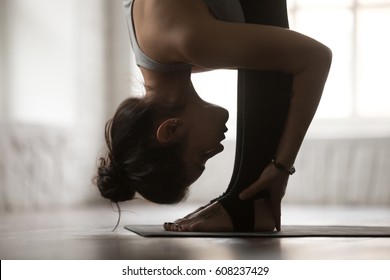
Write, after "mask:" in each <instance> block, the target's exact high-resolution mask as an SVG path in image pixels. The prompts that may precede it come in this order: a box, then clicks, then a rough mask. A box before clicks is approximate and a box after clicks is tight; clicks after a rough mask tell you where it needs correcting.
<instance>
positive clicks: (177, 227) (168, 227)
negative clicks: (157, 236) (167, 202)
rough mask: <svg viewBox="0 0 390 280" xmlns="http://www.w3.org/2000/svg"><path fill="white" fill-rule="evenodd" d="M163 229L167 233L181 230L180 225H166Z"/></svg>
mask: <svg viewBox="0 0 390 280" xmlns="http://www.w3.org/2000/svg"><path fill="white" fill-rule="evenodd" d="M163 227H164V229H165V230H167V231H179V230H180V228H181V226H180V225H179V224H178V223H164V225H163Z"/></svg>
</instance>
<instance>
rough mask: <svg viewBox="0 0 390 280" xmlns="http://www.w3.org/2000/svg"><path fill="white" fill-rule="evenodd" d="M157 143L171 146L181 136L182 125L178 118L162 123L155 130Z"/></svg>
mask: <svg viewBox="0 0 390 280" xmlns="http://www.w3.org/2000/svg"><path fill="white" fill-rule="evenodd" d="M156 136H157V141H158V142H159V143H161V144H172V143H175V142H178V141H180V139H181V138H182V136H183V123H182V121H181V120H180V119H178V118H173V119H168V120H165V121H163V122H162V123H161V124H160V126H159V127H158V128H157V132H156Z"/></svg>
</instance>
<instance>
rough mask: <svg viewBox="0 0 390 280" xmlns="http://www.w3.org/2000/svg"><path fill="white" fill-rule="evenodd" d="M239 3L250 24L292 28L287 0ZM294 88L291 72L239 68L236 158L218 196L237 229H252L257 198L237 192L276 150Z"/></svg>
mask: <svg viewBox="0 0 390 280" xmlns="http://www.w3.org/2000/svg"><path fill="white" fill-rule="evenodd" d="M241 5H242V8H243V10H244V14H245V19H246V22H247V23H255V24H264V25H275V26H280V27H288V17H287V7H286V1H285V0H241ZM291 92H292V77H291V75H287V74H284V73H280V72H274V71H252V70H238V94H237V137H236V141H237V142H236V154H235V162H234V168H233V174H232V178H231V181H230V184H229V186H228V188H227V190H226V192H225V194H224V195H223V196H222V197H221V198H219V201H220V203H221V204H222V206H223V207H224V208H225V209H226V210H227V212H228V213H229V215H230V217H231V219H232V221H233V224H234V227H235V230H237V231H248V230H249V231H250V230H253V229H254V206H253V199H252V200H247V201H242V200H240V198H239V197H238V195H239V193H240V192H241V191H242V190H243V189H245V188H247V187H248V186H249V185H250V184H252V183H253V182H255V181H256V180H257V179H258V178H259V176H260V174H261V172H262V171H263V170H264V168H265V167H266V166H267V165H268V164H269V163H270V161H271V158H272V157H273V156H274V155H275V152H276V149H277V146H278V143H279V139H280V137H281V133H282V130H283V128H284V124H285V120H286V116H287V113H288V107H289V102H290V96H291ZM266 195H267V194H266V193H260V194H259V195H258V196H257V198H258V197H265V196H266Z"/></svg>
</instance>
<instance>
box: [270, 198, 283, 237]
mask: <svg viewBox="0 0 390 280" xmlns="http://www.w3.org/2000/svg"><path fill="white" fill-rule="evenodd" d="M281 202H282V199H281V198H279V197H276V198H272V197H271V209H272V215H273V217H274V221H275V228H276V230H277V231H280V230H281V221H280V220H281V218H280V217H281V215H282V206H281Z"/></svg>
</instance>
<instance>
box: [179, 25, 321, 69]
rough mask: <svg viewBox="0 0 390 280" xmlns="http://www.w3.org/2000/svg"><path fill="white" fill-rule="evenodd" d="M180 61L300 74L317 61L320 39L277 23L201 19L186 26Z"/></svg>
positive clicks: (220, 66) (182, 38)
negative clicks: (314, 38) (256, 23)
mask: <svg viewBox="0 0 390 280" xmlns="http://www.w3.org/2000/svg"><path fill="white" fill-rule="evenodd" d="M179 44H180V45H179V47H178V49H179V55H180V56H181V60H183V61H184V62H187V63H191V64H194V65H199V66H200V67H203V68H207V69H216V68H246V69H254V70H276V71H281V72H286V73H291V74H295V73H299V72H300V71H301V70H302V68H304V67H305V66H306V64H309V63H311V62H312V61H313V60H315V57H316V55H317V53H319V52H320V48H324V46H323V45H322V44H320V43H318V42H317V41H315V40H313V39H311V38H309V37H307V36H304V35H302V34H299V33H297V32H294V31H291V30H288V29H284V28H280V27H274V26H266V25H255V24H237V23H227V22H221V21H217V20H209V21H199V22H196V23H193V26H192V27H191V26H187V28H185V27H184V28H183V34H182V35H181V41H180V43H179Z"/></svg>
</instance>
